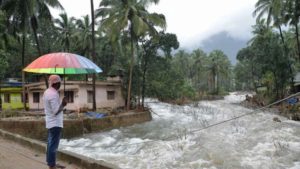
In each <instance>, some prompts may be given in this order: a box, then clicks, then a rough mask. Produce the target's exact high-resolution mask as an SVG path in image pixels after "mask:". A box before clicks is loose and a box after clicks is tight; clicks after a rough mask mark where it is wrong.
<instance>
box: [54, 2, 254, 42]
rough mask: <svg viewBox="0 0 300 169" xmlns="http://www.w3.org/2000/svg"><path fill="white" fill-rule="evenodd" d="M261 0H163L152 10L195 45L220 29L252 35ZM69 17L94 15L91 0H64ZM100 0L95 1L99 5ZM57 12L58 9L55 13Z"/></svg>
mask: <svg viewBox="0 0 300 169" xmlns="http://www.w3.org/2000/svg"><path fill="white" fill-rule="evenodd" d="M256 1H257V0H184V1H183V0H160V3H159V4H158V5H156V6H150V7H149V11H153V12H157V13H162V14H164V15H165V16H166V19H167V32H170V33H175V34H176V35H177V37H178V40H179V42H180V45H181V47H183V48H194V47H199V46H200V45H201V41H202V40H204V39H206V38H208V37H210V36H212V35H214V34H217V33H219V32H224V31H225V32H228V34H229V35H230V36H231V37H233V38H236V39H242V40H247V39H249V38H250V36H251V25H253V24H254V23H255V19H254V18H253V17H252V12H253V10H254V4H255V2H256ZM60 2H61V4H62V5H63V6H64V8H65V10H66V12H67V13H68V15H69V16H74V17H76V18H79V17H81V16H83V15H86V14H90V1H89V0H60ZM99 2H100V0H94V3H95V8H96V7H98V6H99ZM54 15H57V12H54Z"/></svg>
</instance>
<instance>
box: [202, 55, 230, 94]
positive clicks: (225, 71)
mask: <svg viewBox="0 0 300 169" xmlns="http://www.w3.org/2000/svg"><path fill="white" fill-rule="evenodd" d="M230 66H231V65H230V61H229V59H228V57H227V56H226V55H225V54H224V53H223V52H222V51H220V50H214V51H212V52H211V53H210V54H209V66H208V71H209V72H210V75H211V77H210V78H211V81H212V86H213V93H215V94H219V82H220V80H221V77H222V76H223V77H225V78H226V77H228V75H229V71H230Z"/></svg>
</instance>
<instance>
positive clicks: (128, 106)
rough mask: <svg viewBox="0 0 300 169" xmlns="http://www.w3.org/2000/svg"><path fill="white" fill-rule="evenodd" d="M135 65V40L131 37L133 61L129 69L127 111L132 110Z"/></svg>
mask: <svg viewBox="0 0 300 169" xmlns="http://www.w3.org/2000/svg"><path fill="white" fill-rule="evenodd" d="M133 64H134V40H133V37H132V36H131V61H130V68H129V80H128V93H127V111H128V110H130V100H131V98H130V97H131V82H132V71H133Z"/></svg>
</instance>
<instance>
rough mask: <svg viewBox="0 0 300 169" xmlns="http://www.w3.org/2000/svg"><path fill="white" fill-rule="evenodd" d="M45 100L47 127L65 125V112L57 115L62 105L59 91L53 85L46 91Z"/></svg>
mask: <svg viewBox="0 0 300 169" xmlns="http://www.w3.org/2000/svg"><path fill="white" fill-rule="evenodd" d="M43 100H44V108H45V115H46V116H45V120H46V128H47V129H50V128H52V127H63V112H60V113H59V114H58V115H55V113H56V112H57V111H58V109H59V106H60V101H59V94H58V91H57V90H56V89H54V88H53V87H49V88H48V89H47V90H46V91H45V92H44V96H43Z"/></svg>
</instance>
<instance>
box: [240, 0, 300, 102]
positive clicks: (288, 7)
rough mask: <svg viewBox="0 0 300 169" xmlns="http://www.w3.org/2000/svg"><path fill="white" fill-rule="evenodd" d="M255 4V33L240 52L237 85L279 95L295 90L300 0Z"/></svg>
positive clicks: (299, 50) (274, 96) (266, 0)
mask: <svg viewBox="0 0 300 169" xmlns="http://www.w3.org/2000/svg"><path fill="white" fill-rule="evenodd" d="M255 7H256V9H255V11H254V12H253V15H254V16H256V18H257V23H256V25H254V26H253V34H254V37H253V38H252V39H251V41H250V42H249V45H248V46H247V47H246V48H244V49H241V50H240V51H239V53H238V55H237V59H238V61H239V62H238V63H237V65H236V67H235V80H236V88H237V89H242V90H255V91H261V90H263V93H264V94H265V96H267V97H269V98H271V99H279V98H282V97H284V96H285V95H287V94H288V93H290V92H294V90H295V88H294V80H295V79H294V77H295V74H296V73H297V72H298V71H299V66H298V65H299V64H298V63H299V61H297V60H299V59H300V43H299V34H298V31H299V30H298V24H299V16H300V13H299V11H300V10H299V9H300V4H299V2H298V1H296V0H283V1H282V0H258V2H257V3H256V5H255ZM282 26H286V27H287V28H288V29H285V30H283V29H282V28H281V27H282ZM265 89H266V90H265Z"/></svg>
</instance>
